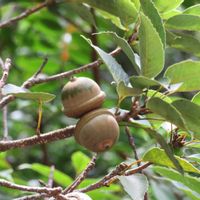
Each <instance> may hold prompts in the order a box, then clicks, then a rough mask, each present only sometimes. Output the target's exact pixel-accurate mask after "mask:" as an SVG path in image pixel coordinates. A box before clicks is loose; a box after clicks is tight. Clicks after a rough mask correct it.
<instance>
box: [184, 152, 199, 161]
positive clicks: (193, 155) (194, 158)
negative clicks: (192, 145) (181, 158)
mask: <svg viewBox="0 0 200 200" xmlns="http://www.w3.org/2000/svg"><path fill="white" fill-rule="evenodd" d="M186 158H187V159H190V160H193V161H196V162H199V163H200V153H198V154H192V155H190V156H187V157H186Z"/></svg>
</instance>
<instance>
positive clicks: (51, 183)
mask: <svg viewBox="0 0 200 200" xmlns="http://www.w3.org/2000/svg"><path fill="white" fill-rule="evenodd" d="M54 171H55V166H54V165H52V166H51V170H50V173H49V180H48V187H50V188H52V187H53V177H54Z"/></svg>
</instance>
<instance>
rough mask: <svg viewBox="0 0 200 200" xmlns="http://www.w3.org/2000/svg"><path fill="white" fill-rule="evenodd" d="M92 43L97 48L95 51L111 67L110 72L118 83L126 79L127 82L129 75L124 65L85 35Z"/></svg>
mask: <svg viewBox="0 0 200 200" xmlns="http://www.w3.org/2000/svg"><path fill="white" fill-rule="evenodd" d="M83 38H84V39H85V40H86V41H87V42H88V43H89V44H90V45H91V47H93V48H94V49H95V51H96V52H97V53H98V54H99V56H100V57H101V59H102V60H103V62H104V63H105V65H106V66H107V68H108V69H109V71H110V73H111V74H112V76H113V79H114V80H115V82H116V83H117V84H118V83H120V82H121V81H124V82H125V83H127V82H128V75H127V74H126V73H125V71H124V70H123V68H122V66H121V65H120V64H119V63H118V62H117V61H116V60H115V58H113V57H112V56H111V55H109V54H108V53H106V52H105V51H103V50H102V49H100V48H99V47H97V46H95V45H93V44H92V42H91V41H90V40H89V39H87V38H85V37H83Z"/></svg>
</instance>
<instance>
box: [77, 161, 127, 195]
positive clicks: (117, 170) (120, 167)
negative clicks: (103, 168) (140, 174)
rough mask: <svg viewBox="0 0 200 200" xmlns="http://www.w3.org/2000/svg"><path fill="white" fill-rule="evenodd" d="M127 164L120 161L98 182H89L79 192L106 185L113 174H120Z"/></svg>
mask: <svg viewBox="0 0 200 200" xmlns="http://www.w3.org/2000/svg"><path fill="white" fill-rule="evenodd" d="M128 167H129V166H128V165H127V164H126V163H120V164H119V165H118V166H117V167H116V168H115V169H114V170H112V171H111V172H110V173H109V174H107V175H106V176H104V177H103V178H102V179H101V180H99V181H98V182H96V183H94V184H91V185H89V186H87V187H85V188H82V189H80V190H79V191H80V192H88V191H91V190H95V189H98V188H100V187H103V186H107V184H106V183H107V182H108V180H110V179H112V178H113V177H114V176H117V175H120V174H121V172H122V171H124V170H126V169H127V168H128Z"/></svg>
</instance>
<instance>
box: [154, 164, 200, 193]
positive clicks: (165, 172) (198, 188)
mask: <svg viewBox="0 0 200 200" xmlns="http://www.w3.org/2000/svg"><path fill="white" fill-rule="evenodd" d="M153 169H154V171H155V172H156V173H159V174H160V175H161V176H164V177H166V178H167V179H168V180H169V181H172V180H174V181H177V182H180V183H182V184H184V185H185V186H187V187H188V188H190V189H191V190H193V191H195V192H197V193H198V194H200V180H199V179H198V178H195V177H192V176H189V175H184V176H183V175H181V174H179V173H178V172H176V171H175V170H173V169H167V168H165V167H158V166H156V167H154V168H153Z"/></svg>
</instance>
